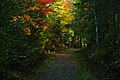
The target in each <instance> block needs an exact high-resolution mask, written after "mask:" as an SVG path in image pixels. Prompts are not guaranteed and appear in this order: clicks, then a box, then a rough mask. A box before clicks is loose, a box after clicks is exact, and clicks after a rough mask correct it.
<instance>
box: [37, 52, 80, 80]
mask: <svg viewBox="0 0 120 80" xmlns="http://www.w3.org/2000/svg"><path fill="white" fill-rule="evenodd" d="M74 51H75V50H66V51H60V52H58V53H56V57H55V58H54V60H53V62H51V63H50V64H48V65H47V69H46V70H45V72H43V74H42V75H41V76H40V77H39V78H40V80H76V77H77V74H78V72H77V64H76V63H75V62H74V58H73V57H72V55H73V53H74Z"/></svg>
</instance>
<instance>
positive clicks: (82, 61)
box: [74, 51, 97, 80]
mask: <svg viewBox="0 0 120 80" xmlns="http://www.w3.org/2000/svg"><path fill="white" fill-rule="evenodd" d="M74 57H75V61H76V62H77V63H78V66H79V68H78V69H79V74H78V76H77V80H97V79H95V78H94V77H93V76H92V75H91V73H90V71H89V69H88V67H87V64H86V61H87V59H86V58H85V56H84V55H83V54H82V53H80V51H77V52H76V54H74Z"/></svg>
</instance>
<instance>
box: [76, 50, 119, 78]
mask: <svg viewBox="0 0 120 80" xmlns="http://www.w3.org/2000/svg"><path fill="white" fill-rule="evenodd" d="M90 53H94V51H93V50H88V49H84V50H80V51H78V52H76V54H75V55H74V56H75V58H76V61H77V63H78V64H79V75H78V80H119V71H118V69H116V68H114V69H111V70H110V69H109V66H108V65H109V64H107V63H101V62H102V61H101V60H100V61H99V60H98V58H97V59H96V58H95V59H94V58H90V57H88V54H90ZM99 57H100V56H99ZM108 57H109V56H108ZM103 58H104V57H103V56H102V59H103ZM109 58H110V57H109ZM109 58H107V57H106V58H104V60H103V62H105V61H106V60H107V62H110V61H109V60H108V59H109ZM105 65H106V66H105ZM107 68H108V69H107Z"/></svg>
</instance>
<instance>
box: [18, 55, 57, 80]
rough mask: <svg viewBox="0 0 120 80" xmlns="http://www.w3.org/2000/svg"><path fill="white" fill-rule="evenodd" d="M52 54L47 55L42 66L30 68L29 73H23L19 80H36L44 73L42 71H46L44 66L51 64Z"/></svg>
mask: <svg viewBox="0 0 120 80" xmlns="http://www.w3.org/2000/svg"><path fill="white" fill-rule="evenodd" d="M54 56H55V55H54V53H49V54H48V55H47V58H46V59H45V60H44V62H43V63H42V64H39V62H38V64H37V66H34V68H31V71H30V72H28V73H26V72H24V73H23V75H21V78H20V80H38V79H39V76H38V74H39V75H40V74H42V73H43V72H44V70H46V68H47V67H46V65H47V64H49V63H50V62H52V60H53V57H54Z"/></svg>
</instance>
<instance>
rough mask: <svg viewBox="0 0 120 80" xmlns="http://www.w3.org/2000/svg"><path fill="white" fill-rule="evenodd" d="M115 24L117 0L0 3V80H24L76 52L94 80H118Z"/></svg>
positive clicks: (118, 29) (119, 11) (118, 23)
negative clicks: (60, 54)
mask: <svg viewBox="0 0 120 80" xmlns="http://www.w3.org/2000/svg"><path fill="white" fill-rule="evenodd" d="M119 19H120V1H119V0H102V1H101V0H75V1H73V0H71V1H69V0H68V1H67V0H56V1H55V0H1V1H0V80H24V79H23V74H24V73H27V72H30V71H31V68H33V67H35V66H37V65H40V64H41V65H42V64H44V60H45V59H47V58H48V57H49V55H50V54H53V53H54V52H56V51H59V50H63V49H68V48H80V51H79V54H83V55H84V57H85V58H86V64H87V65H88V68H89V69H90V70H91V72H93V74H92V73H91V74H92V75H95V74H94V71H97V77H98V79H96V80H118V79H119V76H120V20H119ZM87 65H86V66H87ZM90 65H96V66H90ZM97 68H99V70H97Z"/></svg>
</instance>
